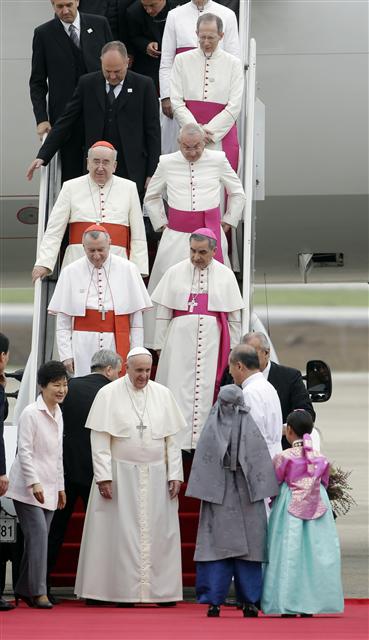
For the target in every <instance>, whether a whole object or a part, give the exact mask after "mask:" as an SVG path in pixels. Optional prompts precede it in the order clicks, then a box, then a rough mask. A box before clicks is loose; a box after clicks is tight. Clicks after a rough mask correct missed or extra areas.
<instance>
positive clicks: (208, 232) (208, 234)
mask: <svg viewBox="0 0 369 640" xmlns="http://www.w3.org/2000/svg"><path fill="white" fill-rule="evenodd" d="M194 234H196V235H199V236H206V237H207V238H212V239H213V240H216V239H217V237H216V235H215V233H214V231H212V230H211V229H208V228H207V227H201V228H200V229H196V231H193V232H192V234H191V235H194Z"/></svg>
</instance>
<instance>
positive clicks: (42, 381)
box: [7, 360, 68, 609]
mask: <svg viewBox="0 0 369 640" xmlns="http://www.w3.org/2000/svg"><path fill="white" fill-rule="evenodd" d="M37 381H38V384H39V385H40V387H41V393H40V395H39V396H38V398H37V400H36V402H33V403H32V404H30V405H28V407H26V408H25V409H24V411H23V412H22V414H21V416H20V418H19V425H18V450H17V455H16V458H15V460H14V463H13V465H12V468H11V470H10V475H9V489H8V492H7V496H8V497H10V498H13V501H14V507H15V510H16V512H17V516H18V519H19V524H20V526H21V528H22V531H23V535H24V552H23V557H22V562H21V566H20V571H19V578H18V581H17V584H16V587H15V598H16V604H18V600H19V599H21V600H23V601H24V602H26V604H28V606H30V607H36V608H38V609H50V608H51V607H52V604H51V603H50V602H49V600H48V597H47V595H46V594H47V589H46V571H47V540H48V533H49V528H50V524H51V520H52V518H53V515H54V511H55V509H56V508H58V509H63V508H64V506H65V502H66V499H65V493H64V474H63V442H62V438H63V418H62V413H61V410H60V407H59V404H60V403H61V402H63V400H64V398H65V396H66V394H67V391H68V384H67V372H66V369H65V366H64V365H63V363H61V362H57V361H54V360H51V361H50V362H46V363H45V364H43V365H41V367H40V368H39V370H38V376H37Z"/></svg>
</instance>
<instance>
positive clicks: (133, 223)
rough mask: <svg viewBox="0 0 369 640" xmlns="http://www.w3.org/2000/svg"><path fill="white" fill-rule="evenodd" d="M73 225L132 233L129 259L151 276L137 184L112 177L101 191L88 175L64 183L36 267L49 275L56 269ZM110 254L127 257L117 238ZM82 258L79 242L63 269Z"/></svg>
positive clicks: (69, 250)
mask: <svg viewBox="0 0 369 640" xmlns="http://www.w3.org/2000/svg"><path fill="white" fill-rule="evenodd" d="M74 223H87V224H86V226H88V225H89V224H94V223H97V224H102V225H108V228H107V229H108V231H110V233H111V234H113V233H114V232H116V233H117V234H118V235H119V234H122V233H123V232H124V234H126V233H127V231H128V230H129V259H130V260H131V261H132V262H133V263H134V264H135V265H136V266H137V267H138V269H139V271H140V273H142V275H147V274H148V272H149V271H148V257H147V243H146V234H145V225H144V222H143V217H142V211H141V205H140V199H139V197H138V193H137V187H136V184H135V182H132V180H126V179H125V178H119V177H118V176H112V177H111V179H110V180H108V182H107V183H106V184H105V185H104V186H101V187H100V186H99V185H98V184H96V182H94V181H93V180H92V179H91V177H90V176H89V175H85V176H81V177H80V178H74V179H73V180H67V181H66V182H64V184H63V186H62V189H61V191H60V193H59V196H58V199H57V201H56V202H55V205H54V207H53V210H52V212H51V215H50V218H49V220H48V223H47V228H46V231H45V234H44V237H43V239H42V242H41V245H40V249H39V253H38V256H37V260H36V265H38V266H42V267H46V268H47V269H50V271H52V270H53V269H54V266H55V263H56V260H57V257H58V253H59V250H60V245H61V241H62V239H63V236H64V233H65V230H66V228H67V225H68V224H70V234H71V233H72V229H74V231H76V227H74V228H73V224H74ZM110 225H112V226H111V227H110ZM113 225H114V227H113ZM81 226H82V225H80V230H81ZM122 227H123V228H122ZM78 235H79V238H78V240H80V239H81V235H82V233H80V232H78ZM117 240H119V238H117ZM111 251H112V253H115V254H117V255H120V256H122V257H123V258H126V257H127V249H126V248H125V247H123V246H122V244H121V243H120V244H119V245H118V244H115V242H114V236H113V237H112V244H111ZM83 255H84V251H83V246H82V244H81V242H80V241H79V242H74V243H72V244H69V245H68V247H67V249H66V252H65V256H64V260H63V267H65V266H66V265H67V264H70V263H71V262H74V260H77V259H78V258H81V257H82V256H83Z"/></svg>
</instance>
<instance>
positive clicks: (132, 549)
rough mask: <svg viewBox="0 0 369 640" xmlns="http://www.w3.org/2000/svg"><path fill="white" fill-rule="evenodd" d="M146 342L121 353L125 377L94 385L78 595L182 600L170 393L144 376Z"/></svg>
mask: <svg viewBox="0 0 369 640" xmlns="http://www.w3.org/2000/svg"><path fill="white" fill-rule="evenodd" d="M151 364H152V357H151V355H150V352H149V351H147V350H146V349H133V350H132V351H131V352H130V353H129V354H128V359H127V374H126V375H125V376H124V378H120V379H119V380H117V381H115V382H112V383H110V384H109V385H107V386H106V387H104V388H103V389H101V390H100V391H99V392H98V394H97V396H96V398H95V400H94V403H93V405H92V407H91V410H90V413H89V416H88V418H87V422H86V427H87V428H88V429H91V449H92V460H93V468H94V482H93V484H92V488H91V493H90V499H89V503H88V507H87V512H86V519H85V524H84V529H83V536H82V543H81V550H80V556H79V562H78V570H77V578H76V586H75V592H76V594H77V596H79V597H84V598H92V599H94V600H102V601H111V602H117V603H135V602H137V603H138V602H142V603H144V602H155V603H158V604H164V603H169V602H174V601H177V600H182V571H181V544H180V532H179V520H178V498H177V495H178V493H179V489H180V486H181V482H182V480H183V475H182V457H181V450H180V448H179V447H178V444H177V440H176V438H177V434H179V433H180V432H181V430H182V429H183V428H184V427H185V421H184V419H183V416H182V414H181V411H180V410H179V408H178V406H177V403H176V402H175V400H174V398H173V395H172V393H171V392H170V391H169V389H166V388H165V387H163V386H162V385H160V384H157V383H156V382H152V381H150V380H149V378H150V371H151Z"/></svg>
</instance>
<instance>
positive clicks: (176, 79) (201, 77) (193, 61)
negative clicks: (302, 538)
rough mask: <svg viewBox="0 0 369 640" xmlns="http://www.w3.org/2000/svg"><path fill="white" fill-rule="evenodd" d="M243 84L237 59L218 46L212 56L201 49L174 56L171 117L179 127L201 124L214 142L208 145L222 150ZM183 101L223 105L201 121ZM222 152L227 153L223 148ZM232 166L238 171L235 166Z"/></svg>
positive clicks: (210, 147)
mask: <svg viewBox="0 0 369 640" xmlns="http://www.w3.org/2000/svg"><path fill="white" fill-rule="evenodd" d="M243 86H244V79H243V69H242V64H241V62H240V60H239V59H238V58H236V57H235V56H233V55H231V54H230V53H226V52H225V51H223V50H222V49H221V48H220V47H219V46H218V47H217V48H216V50H215V51H214V53H213V54H212V56H211V57H206V56H205V55H204V53H203V52H202V50H201V49H200V48H197V49H194V50H193V51H186V52H185V53H182V54H181V55H179V56H177V57H176V59H175V61H174V65H173V69H172V74H171V83H170V99H171V103H172V108H173V112H174V117H175V119H176V120H177V122H178V124H179V126H180V127H183V125H185V124H188V123H195V122H198V124H203V125H204V127H205V128H206V129H209V130H210V131H211V132H212V133H213V139H214V143H210V144H208V145H207V148H208V149H222V139H223V138H224V137H225V136H226V134H228V133H229V132H231V129H232V127H233V125H235V124H236V122H237V118H238V116H239V113H240V111H241V105H242V96H243ZM186 101H191V102H197V103H203V106H204V107H206V105H207V106H208V108H209V109H211V108H212V105H214V103H215V104H217V105H224V108H223V109H221V110H220V111H219V113H217V114H216V115H214V116H213V117H210V119H205V120H204V119H202V120H201V119H199V118H196V117H195V116H194V115H193V114H192V112H191V111H190V109H189V108H188V107H187V106H186ZM223 151H225V152H226V153H227V150H226V148H223ZM228 159H230V158H229V157H228ZM231 164H232V162H231ZM237 164H238V163H237ZM233 168H234V169H235V170H237V166H236V167H235V166H234V167H233Z"/></svg>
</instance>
